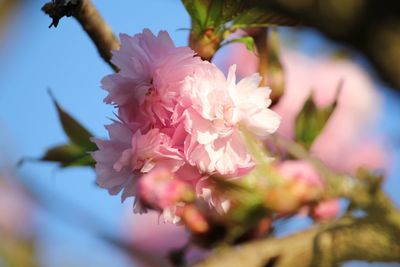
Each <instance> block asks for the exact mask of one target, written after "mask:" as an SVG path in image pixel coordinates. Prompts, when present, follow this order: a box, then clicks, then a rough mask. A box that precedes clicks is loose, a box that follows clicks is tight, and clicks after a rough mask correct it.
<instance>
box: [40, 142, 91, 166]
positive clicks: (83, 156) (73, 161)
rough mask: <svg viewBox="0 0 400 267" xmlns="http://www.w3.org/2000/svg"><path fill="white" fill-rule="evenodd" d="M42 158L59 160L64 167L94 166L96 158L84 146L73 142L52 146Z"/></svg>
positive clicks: (52, 160) (53, 160) (44, 159)
mask: <svg viewBox="0 0 400 267" xmlns="http://www.w3.org/2000/svg"><path fill="white" fill-rule="evenodd" d="M40 160H43V161H51V162H57V163H59V164H60V165H61V166H62V167H70V166H94V159H93V158H92V156H91V155H89V154H88V153H87V152H86V151H85V150H84V149H83V148H82V147H80V146H78V145H76V144H73V143H70V144H64V145H59V146H55V147H52V148H50V149H49V150H47V152H46V153H45V154H44V155H43V156H42V157H41V158H40Z"/></svg>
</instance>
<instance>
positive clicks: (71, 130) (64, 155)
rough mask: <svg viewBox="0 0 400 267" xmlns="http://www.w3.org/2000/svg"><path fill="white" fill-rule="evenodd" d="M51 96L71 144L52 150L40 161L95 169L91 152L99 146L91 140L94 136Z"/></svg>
mask: <svg viewBox="0 0 400 267" xmlns="http://www.w3.org/2000/svg"><path fill="white" fill-rule="evenodd" d="M50 96H51V98H52V100H53V102H54V105H55V107H56V109H57V113H58V117H59V119H60V122H61V125H62V127H63V129H64V132H65V133H66V135H67V136H68V138H69V141H70V142H69V143H68V144H63V145H59V146H55V147H52V148H50V149H49V150H47V151H46V153H45V154H44V155H43V156H42V157H41V158H40V159H41V160H43V161H52V162H57V163H59V164H60V165H61V167H71V166H92V167H93V166H94V163H95V162H94V160H93V158H92V156H91V155H90V154H89V152H90V151H94V150H97V146H96V145H95V144H94V143H93V142H92V141H91V140H90V139H91V137H92V134H91V133H90V132H89V131H88V130H86V129H85V128H84V127H83V126H82V125H81V124H80V123H79V122H78V121H77V120H76V119H74V118H73V117H72V116H71V115H69V114H68V113H67V112H65V111H64V110H63V109H62V108H61V106H60V105H59V104H58V103H57V101H56V100H55V98H54V97H53V96H52V95H51V93H50Z"/></svg>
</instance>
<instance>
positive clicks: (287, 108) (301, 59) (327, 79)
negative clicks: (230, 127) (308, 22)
mask: <svg viewBox="0 0 400 267" xmlns="http://www.w3.org/2000/svg"><path fill="white" fill-rule="evenodd" d="M225 52H226V53H225V56H224V57H223V58H222V59H220V60H219V62H220V63H221V64H220V65H222V68H223V69H225V71H227V68H228V66H230V65H231V64H238V69H237V75H238V76H239V77H244V76H246V75H249V74H250V73H254V72H255V71H257V65H258V59H257V57H256V56H255V54H254V53H251V52H249V51H247V49H246V48H245V47H244V45H239V44H234V45H232V46H231V48H230V49H229V50H228V51H225ZM281 60H282V64H283V67H284V74H285V93H284V96H283V97H282V98H281V99H280V101H279V102H278V104H277V105H276V106H274V107H273V110H275V111H276V112H277V113H278V114H280V115H281V117H282V124H281V126H280V127H279V129H278V133H280V134H282V135H283V136H285V137H287V138H293V137H294V120H295V117H296V115H297V114H298V112H299V111H300V110H301V108H302V106H303V104H304V102H305V100H306V98H307V97H308V96H309V95H310V93H311V91H313V92H314V100H315V102H316V104H317V105H318V106H321V107H322V106H325V105H328V104H330V103H332V102H333V100H334V96H335V94H336V89H337V88H338V85H339V83H340V82H343V86H342V90H341V93H340V95H339V100H338V105H337V108H336V110H335V112H334V113H333V115H332V116H331V118H330V120H329V121H328V124H327V125H326V127H325V129H324V130H323V132H322V134H321V135H320V136H319V137H318V138H317V140H315V142H314V144H313V146H312V148H311V150H312V152H313V154H315V155H316V156H318V157H319V158H321V159H322V160H323V161H324V162H325V163H326V164H328V165H329V166H330V167H332V168H335V169H336V170H339V171H347V172H354V171H355V170H356V169H357V168H358V167H359V166H364V167H367V168H386V167H387V166H386V165H387V164H388V159H387V156H385V154H387V151H385V150H386V149H385V148H384V146H383V143H382V142H380V140H378V139H376V137H373V136H371V135H368V130H370V129H371V128H372V126H373V124H374V122H375V121H376V119H377V117H378V116H377V115H378V114H379V112H380V102H381V100H380V96H379V94H378V93H377V92H376V90H375V88H374V86H373V83H372V81H371V79H370V78H369V76H368V74H367V73H366V71H365V70H364V69H362V68H361V67H360V66H359V65H357V64H354V63H352V62H350V61H348V60H344V59H332V58H327V57H322V56H319V57H315V56H314V57H309V56H306V55H304V54H301V53H299V52H296V51H293V50H290V49H283V51H282V54H281ZM371 141H372V143H373V146H370V145H369V144H371ZM365 144H368V145H367V146H366V145H365ZM367 151H368V155H370V156H368V157H366V156H365V155H363V153H364V152H367ZM339 155H340V156H339Z"/></svg>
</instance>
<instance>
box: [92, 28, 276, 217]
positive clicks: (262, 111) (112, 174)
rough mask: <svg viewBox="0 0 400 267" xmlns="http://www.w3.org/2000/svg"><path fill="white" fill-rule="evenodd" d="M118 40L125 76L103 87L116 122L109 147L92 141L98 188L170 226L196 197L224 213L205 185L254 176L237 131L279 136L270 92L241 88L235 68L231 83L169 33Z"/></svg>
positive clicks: (245, 84)
mask: <svg viewBox="0 0 400 267" xmlns="http://www.w3.org/2000/svg"><path fill="white" fill-rule="evenodd" d="M120 39H121V47H120V49H119V50H117V51H113V57H112V63H113V64H114V65H115V66H117V67H118V68H119V69H120V71H119V72H118V73H115V74H111V75H109V76H106V77H105V78H104V79H103V81H102V87H103V88H104V89H105V90H106V91H107V92H108V96H107V97H106V98H105V102H106V103H108V104H112V105H115V106H116V107H117V117H118V120H115V121H114V122H113V123H112V124H111V125H108V126H107V127H106V128H107V130H108V133H109V139H107V140H101V139H95V140H94V142H95V143H96V144H97V146H98V148H99V150H98V151H96V152H94V153H93V157H94V159H95V160H96V173H97V179H96V182H97V184H98V185H99V186H101V187H103V188H106V189H108V191H109V193H110V194H118V193H119V192H121V191H122V200H124V199H126V198H127V197H132V196H134V197H135V207H134V209H135V211H137V212H143V211H145V210H146V208H149V207H150V208H152V209H156V210H159V211H160V212H163V214H164V218H166V219H167V220H175V211H176V209H177V208H179V206H181V205H184V204H183V203H184V202H185V200H187V199H188V198H190V197H195V198H196V197H202V198H204V199H206V200H208V202H209V204H210V205H211V206H218V205H223V204H224V203H223V201H220V202H219V203H216V201H213V200H214V199H215V198H213V197H210V190H209V188H207V184H208V183H207V178H208V177H210V176H211V175H221V176H224V177H228V178H233V177H240V176H243V175H245V174H247V173H248V172H249V171H251V169H252V168H253V166H254V161H253V159H252V157H251V155H250V153H249V151H248V150H247V147H246V145H245V142H244V140H243V138H242V135H241V132H240V129H239V128H240V127H246V128H247V129H248V130H250V131H251V132H252V133H254V134H255V135H256V136H258V137H261V138H262V137H265V136H267V135H269V134H271V133H273V132H275V131H276V130H277V128H278V126H279V124H280V116H279V115H278V114H277V113H275V112H273V111H272V110H270V109H269V108H268V107H269V105H270V102H271V101H270V99H269V94H270V90H269V89H268V88H267V87H260V86H259V84H260V81H261V77H260V76H259V75H258V74H252V75H249V76H247V77H245V78H243V79H242V80H240V81H239V82H236V77H235V69H236V66H235V65H233V66H231V67H230V69H229V73H228V75H227V77H225V75H224V74H223V72H222V71H221V70H219V69H218V68H217V67H216V66H215V65H214V64H212V63H210V62H207V61H203V60H201V59H200V57H198V56H196V54H195V52H194V51H193V50H191V49H190V48H189V47H176V46H175V45H174V43H173V42H172V40H171V38H170V37H169V35H168V34H167V33H166V32H164V31H161V32H160V33H159V34H158V35H157V36H155V35H153V34H152V33H151V32H150V31H149V30H144V31H143V33H141V34H137V35H135V36H128V35H124V34H123V35H121V36H120ZM225 206H226V205H225ZM217 208H218V207H217Z"/></svg>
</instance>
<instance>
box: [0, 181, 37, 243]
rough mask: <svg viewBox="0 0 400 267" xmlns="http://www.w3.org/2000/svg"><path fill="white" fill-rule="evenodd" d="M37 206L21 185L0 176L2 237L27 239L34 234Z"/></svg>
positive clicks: (0, 224) (0, 223)
mask: <svg viewBox="0 0 400 267" xmlns="http://www.w3.org/2000/svg"><path fill="white" fill-rule="evenodd" d="M34 209H35V205H34V203H33V200H32V199H31V198H30V197H29V195H28V194H27V192H26V191H25V190H24V188H22V186H21V185H20V184H18V183H17V182H16V181H13V180H12V179H10V178H8V177H5V176H0V236H3V237H12V238H26V237H29V236H30V235H31V234H32V230H33V224H34V222H33V216H34Z"/></svg>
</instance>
